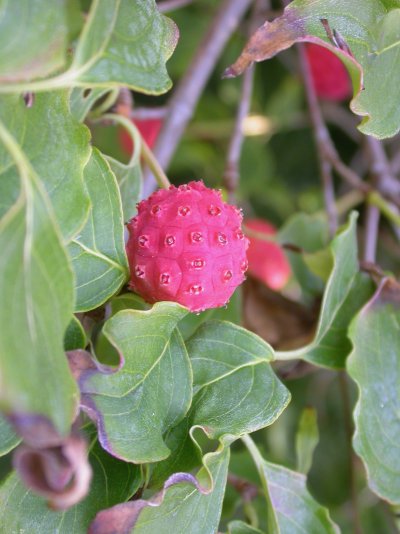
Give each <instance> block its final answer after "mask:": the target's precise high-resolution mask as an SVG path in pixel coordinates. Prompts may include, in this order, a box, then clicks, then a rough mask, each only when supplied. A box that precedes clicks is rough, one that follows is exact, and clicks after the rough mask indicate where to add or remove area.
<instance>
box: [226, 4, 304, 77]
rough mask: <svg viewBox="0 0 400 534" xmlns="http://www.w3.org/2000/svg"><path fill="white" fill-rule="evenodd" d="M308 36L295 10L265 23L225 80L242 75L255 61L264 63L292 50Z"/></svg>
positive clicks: (247, 45) (249, 42)
mask: <svg viewBox="0 0 400 534" xmlns="http://www.w3.org/2000/svg"><path fill="white" fill-rule="evenodd" d="M305 36H306V32H305V26H304V22H303V21H302V20H301V19H300V18H299V17H298V16H297V13H296V11H295V10H288V9H287V10H285V12H284V14H283V15H282V16H281V17H278V18H276V19H275V20H273V21H272V22H268V21H266V22H264V24H263V25H262V26H260V27H259V28H258V29H257V30H256V32H255V33H254V34H253V35H252V36H251V37H250V39H249V41H248V43H247V44H246V46H245V47H244V50H243V52H242V53H241V54H240V56H239V58H238V59H237V60H236V61H235V63H234V64H233V65H231V66H230V67H228V68H227V69H226V70H225V72H224V74H223V77H224V78H234V77H235V76H239V75H240V74H242V73H243V72H244V71H245V70H246V69H247V68H248V67H249V66H250V65H251V64H252V63H253V62H254V61H264V60H265V59H270V58H271V57H273V56H275V55H276V54H277V53H278V52H281V51H282V50H286V49H287V48H290V47H291V46H292V45H293V44H294V43H295V42H296V41H299V40H301V39H302V38H304V37H305Z"/></svg>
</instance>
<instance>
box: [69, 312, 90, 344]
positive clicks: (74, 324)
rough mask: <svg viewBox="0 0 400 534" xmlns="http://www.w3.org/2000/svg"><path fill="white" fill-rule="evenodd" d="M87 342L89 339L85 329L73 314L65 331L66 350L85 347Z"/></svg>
mask: <svg viewBox="0 0 400 534" xmlns="http://www.w3.org/2000/svg"><path fill="white" fill-rule="evenodd" d="M87 344H88V340H87V337H86V333H85V330H84V329H83V326H82V324H81V322H80V321H79V320H78V319H77V318H76V317H75V315H73V316H72V319H71V321H70V323H69V325H68V327H67V330H66V331H65V336H64V350H65V351H67V350H75V349H84V348H85V347H86V345H87Z"/></svg>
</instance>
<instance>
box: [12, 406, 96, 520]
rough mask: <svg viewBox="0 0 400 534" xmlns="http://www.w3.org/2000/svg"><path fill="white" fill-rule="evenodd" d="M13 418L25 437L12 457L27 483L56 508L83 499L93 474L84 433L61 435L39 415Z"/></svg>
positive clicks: (59, 508)
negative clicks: (81, 434)
mask: <svg viewBox="0 0 400 534" xmlns="http://www.w3.org/2000/svg"><path fill="white" fill-rule="evenodd" d="M11 420H12V422H13V424H14V426H15V428H16V429H17V430H18V433H19V434H21V435H22V437H23V438H24V440H25V441H24V443H23V444H22V445H21V446H20V447H19V448H18V449H17V450H16V451H15V453H14V458H13V463H14V467H15V469H16V471H17V472H18V474H19V476H20V477H21V479H22V481H23V482H24V483H25V485H26V486H27V487H28V488H30V489H32V490H33V491H34V492H35V493H37V494H38V495H41V496H43V497H45V498H46V499H47V500H48V502H49V505H50V506H51V507H52V508H53V509H55V510H64V509H66V508H69V507H70V506H72V505H74V504H76V503H77V502H79V501H80V500H81V499H83V497H85V495H86V494H87V492H88V490H89V485H90V480H91V477H92V471H91V468H90V466H89V463H88V460H87V445H86V441H85V440H84V439H83V437H81V436H80V435H78V434H74V433H72V434H71V435H70V436H68V437H66V438H64V437H61V436H60V435H59V434H58V432H57V431H56V430H55V429H54V427H53V426H52V425H51V423H50V421H49V420H47V419H46V418H44V417H41V416H37V415H33V416H28V415H25V416H18V417H16V416H14V417H12V418H11Z"/></svg>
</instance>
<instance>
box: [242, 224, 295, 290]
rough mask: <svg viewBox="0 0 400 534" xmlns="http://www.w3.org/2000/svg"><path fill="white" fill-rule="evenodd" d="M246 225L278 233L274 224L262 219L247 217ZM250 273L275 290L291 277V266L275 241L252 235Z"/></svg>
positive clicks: (257, 230)
mask: <svg viewBox="0 0 400 534" xmlns="http://www.w3.org/2000/svg"><path fill="white" fill-rule="evenodd" d="M245 225H246V227H247V228H249V229H250V230H254V231H255V232H259V233H260V234H264V235H267V236H268V235H274V234H276V229H275V227H274V226H272V224H270V223H268V222H266V221H264V220H262V219H247V220H246V221H245ZM247 259H248V261H249V273H250V274H251V275H252V276H254V278H257V279H258V280H260V281H261V282H263V283H264V284H265V285H267V286H268V287H270V288H271V289H274V290H275V291H277V290H279V289H282V287H284V286H285V285H286V283H287V281H288V279H289V277H290V266H289V263H288V261H287V259H286V256H285V254H284V252H283V250H282V249H281V247H280V246H279V245H278V244H277V243H274V242H272V241H271V242H268V241H264V240H262V239H258V238H256V237H250V246H249V250H248V252H247Z"/></svg>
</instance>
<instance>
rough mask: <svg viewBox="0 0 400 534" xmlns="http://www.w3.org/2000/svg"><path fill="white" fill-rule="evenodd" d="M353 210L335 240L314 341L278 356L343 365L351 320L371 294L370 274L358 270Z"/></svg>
mask: <svg viewBox="0 0 400 534" xmlns="http://www.w3.org/2000/svg"><path fill="white" fill-rule="evenodd" d="M356 219H357V214H356V213H353V214H352V215H351V216H350V220H349V222H348V224H347V225H346V226H344V227H343V228H342V229H341V230H340V231H339V232H338V234H337V236H336V237H335V239H334V240H333V241H332V244H331V250H332V254H333V258H334V265H333V269H332V272H331V275H330V277H329V280H328V283H327V285H326V288H325V292H324V297H323V300H322V305H321V311H320V316H319V321H318V327H317V332H316V334H315V337H314V340H313V341H312V342H311V343H310V344H309V345H307V346H305V347H302V348H300V349H297V350H293V351H288V352H283V353H277V358H278V359H292V358H302V359H304V360H307V361H310V362H311V363H314V364H316V365H322V366H324V367H331V368H334V369H337V368H342V367H343V366H344V363H345V360H346V357H347V355H348V354H349V352H350V350H351V344H350V341H349V339H348V337H347V329H348V325H349V322H350V320H351V319H352V317H353V316H354V314H355V313H356V312H357V311H358V310H359V309H360V308H361V306H362V305H363V304H364V303H365V302H366V301H367V300H368V298H369V297H370V296H371V294H372V290H373V284H372V282H371V280H370V279H369V277H366V276H363V275H361V274H360V273H359V266H358V256H357V254H358V247H357V235H356Z"/></svg>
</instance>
